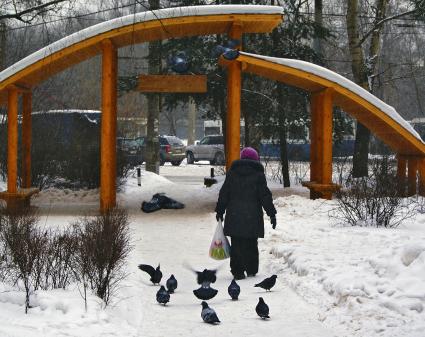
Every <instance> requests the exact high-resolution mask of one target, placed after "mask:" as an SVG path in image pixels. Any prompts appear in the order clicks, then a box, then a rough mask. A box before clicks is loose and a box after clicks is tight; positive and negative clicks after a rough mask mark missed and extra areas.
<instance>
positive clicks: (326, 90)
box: [221, 52, 425, 198]
mask: <svg viewBox="0 0 425 337" xmlns="http://www.w3.org/2000/svg"><path fill="white" fill-rule="evenodd" d="M221 62H222V64H224V65H229V64H230V63H231V62H225V61H223V60H221ZM233 63H238V64H239V65H240V68H241V69H242V71H245V72H249V73H253V74H256V75H259V76H263V77H266V78H269V79H272V80H276V81H279V82H282V83H285V84H288V85H291V86H295V87H298V88H301V89H304V90H307V91H309V92H310V93H311V95H312V96H311V114H312V116H311V124H312V127H311V151H310V153H311V171H310V172H311V177H310V182H307V183H306V184H305V185H306V186H307V187H309V188H310V190H311V191H312V194H311V196H312V197H313V198H314V197H326V198H330V197H331V192H332V190H333V189H334V188H335V186H334V185H333V184H332V109H333V106H339V107H341V108H342V109H343V110H344V111H346V112H347V113H349V114H350V115H351V116H353V117H354V118H356V119H357V120H358V121H359V122H361V123H362V124H363V125H365V126H366V127H367V128H369V129H370V130H371V131H372V132H373V133H374V134H375V135H376V136H377V137H378V138H380V139H381V140H382V141H384V142H385V143H386V144H388V145H389V146H390V147H391V148H392V149H393V150H394V151H395V152H396V153H397V154H398V161H399V162H398V173H399V176H400V178H402V179H405V176H406V164H407V163H408V168H409V169H408V176H409V194H414V193H415V192H416V176H417V171H418V170H419V173H420V175H419V176H420V180H419V181H420V185H419V191H420V193H421V194H424V190H425V163H424V159H425V143H424V142H423V141H422V139H421V138H420V136H419V134H418V133H417V132H416V131H415V130H414V129H413V128H412V126H410V124H409V123H408V122H407V121H405V120H404V119H403V118H402V117H401V116H400V115H399V114H398V113H397V112H396V111H395V110H394V109H393V108H392V107H390V106H388V105H387V104H385V103H384V102H382V101H381V100H379V99H378V98H377V97H375V96H373V95H372V94H370V93H369V92H367V91H366V90H364V89H363V88H361V87H359V86H358V85H356V84H355V83H353V82H351V81H350V80H348V79H346V78H344V77H342V76H341V75H339V74H337V73H334V72H332V71H330V70H328V69H325V68H322V67H319V66H317V65H314V64H311V63H308V62H304V61H298V60H291V59H282V58H274V57H267V56H262V55H255V54H248V53H243V52H242V53H241V55H240V56H239V57H238V58H237V59H236V60H235V61H233Z"/></svg>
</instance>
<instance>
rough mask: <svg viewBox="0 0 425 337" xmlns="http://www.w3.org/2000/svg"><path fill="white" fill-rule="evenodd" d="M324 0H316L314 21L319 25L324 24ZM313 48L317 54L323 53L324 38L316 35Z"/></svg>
mask: <svg viewBox="0 0 425 337" xmlns="http://www.w3.org/2000/svg"><path fill="white" fill-rule="evenodd" d="M322 11H323V1H322V0H314V22H315V23H316V25H317V26H318V27H321V26H322V25H323V15H322V14H323V13H322ZM313 49H314V51H315V52H316V54H317V55H322V40H321V38H319V37H318V36H316V37H315V38H314V40H313Z"/></svg>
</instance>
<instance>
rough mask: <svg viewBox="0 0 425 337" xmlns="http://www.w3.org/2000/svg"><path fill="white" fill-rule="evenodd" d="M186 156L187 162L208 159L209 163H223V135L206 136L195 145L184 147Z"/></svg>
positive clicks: (191, 162)
mask: <svg viewBox="0 0 425 337" xmlns="http://www.w3.org/2000/svg"><path fill="white" fill-rule="evenodd" d="M186 158H187V163H188V164H193V163H194V162H195V161H199V160H209V162H210V163H211V165H224V163H225V157H224V136H223V135H212V136H206V137H204V138H202V139H201V141H200V142H199V143H197V144H195V145H189V146H188V147H186Z"/></svg>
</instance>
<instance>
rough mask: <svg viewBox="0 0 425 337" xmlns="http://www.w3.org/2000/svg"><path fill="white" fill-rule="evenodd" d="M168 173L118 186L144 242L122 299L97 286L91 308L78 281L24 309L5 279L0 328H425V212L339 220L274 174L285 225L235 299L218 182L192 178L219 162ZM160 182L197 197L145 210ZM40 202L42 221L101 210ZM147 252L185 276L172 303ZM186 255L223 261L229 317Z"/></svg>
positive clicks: (85, 204) (135, 332) (247, 332)
mask: <svg viewBox="0 0 425 337" xmlns="http://www.w3.org/2000/svg"><path fill="white" fill-rule="evenodd" d="M161 172H162V175H163V176H157V175H154V174H152V173H147V172H142V173H143V176H142V186H141V187H140V186H137V179H136V177H135V175H132V176H130V178H129V179H128V181H127V183H126V184H125V185H124V186H123V188H122V190H121V191H120V192H119V193H118V201H119V203H120V205H121V206H122V207H125V208H127V209H128V210H129V213H130V216H131V231H132V240H133V247H134V248H133V251H132V254H131V256H130V258H129V261H128V273H129V276H128V278H127V279H126V280H125V281H124V282H123V283H122V285H121V287H120V289H119V291H118V293H117V296H116V298H115V300H114V301H113V303H112V304H111V305H110V306H109V307H107V308H106V309H103V308H102V306H101V303H100V301H99V300H98V299H97V298H96V297H95V296H91V297H90V298H89V306H88V312H87V313H86V312H85V311H84V303H83V300H82V299H81V296H80V294H79V291H78V287H77V286H76V285H75V286H72V287H70V288H69V289H68V290H66V291H64V290H56V291H39V292H37V293H36V294H34V295H33V296H32V299H31V304H32V306H33V308H32V309H30V310H29V314H28V315H25V314H24V307H23V304H24V294H23V292H19V291H17V290H16V289H11V288H10V287H8V286H6V285H0V303H1V304H0V320H1V322H2V324H1V325H0V336H2V337H12V336H13V337H17V336H19V337H20V336H28V335H31V336H32V337H38V336H40V337H41V336H43V337H53V336H82V337H85V336H144V337H150V336H199V335H201V334H202V335H203V336H224V335H230V334H233V335H234V336H259V335H262V334H263V335H264V334H268V335H269V336H320V337H322V336H323V337H325V336H326V337H329V336H338V337H340V336H388V337H389V336H398V337H399V336H412V337H419V336H424V334H425V333H424V331H425V323H424V322H425V320H424V315H425V314H424V311H423V307H424V305H425V253H424V251H425V227H424V226H425V215H418V216H417V217H416V219H410V220H409V221H408V222H406V223H405V224H404V225H403V226H402V227H400V228H398V229H375V228H370V229H369V228H351V227H350V228H347V227H335V226H332V225H331V223H330V221H329V219H328V211H329V210H330V209H331V208H332V207H333V206H334V202H332V201H323V200H316V201H311V200H309V199H308V198H307V196H308V191H307V190H304V189H303V188H301V187H296V188H293V189H289V190H286V191H284V192H282V189H281V188H280V187H279V186H278V185H277V184H276V183H270V186H271V187H272V190H273V193H274V196H275V205H276V207H277V210H278V215H277V222H278V227H277V230H275V231H274V230H272V229H271V228H270V225H269V222H268V219H266V237H265V238H264V239H263V240H260V245H259V247H260V272H259V274H258V275H257V277H255V278H248V279H245V280H241V281H238V283H239V284H240V286H241V288H242V291H241V296H240V300H239V301H236V302H233V301H231V300H230V298H229V296H228V295H227V286H228V284H229V283H230V280H231V275H230V273H229V266H228V260H227V261H224V262H217V261H214V260H211V259H210V258H209V257H208V248H209V244H210V240H211V237H212V235H213V231H214V227H215V225H216V223H215V217H214V213H213V209H214V206H215V202H216V199H217V194H218V190H219V185H217V186H213V187H212V188H205V187H203V186H202V185H200V184H199V185H198V184H195V183H193V182H194V179H195V178H199V179H200V181H202V177H203V176H208V175H209V172H210V166H209V165H188V166H184V165H183V166H181V167H177V168H176V167H172V166H168V165H166V166H164V167H162V168H161ZM166 177H169V178H170V179H172V180H173V181H176V182H172V181H170V180H169V179H167V178H166ZM179 177H180V178H179ZM185 177H189V178H188V179H189V180H188V181H189V183H185ZM219 180H221V179H219ZM156 192H165V193H167V195H169V196H171V197H173V198H175V199H177V200H179V201H181V202H183V203H185V204H186V208H185V209H183V210H161V211H158V212H155V213H151V214H145V213H143V212H141V211H140V204H141V202H142V201H143V200H149V199H150V198H151V196H152V194H154V193H156ZM33 204H34V205H36V206H37V207H39V209H40V213H41V214H42V221H41V222H42V223H43V224H46V225H48V226H66V225H67V224H68V223H70V222H71V221H73V220H75V218H76V216H78V215H80V214H85V213H90V212H95V211H96V210H97V207H98V195H97V191H70V190H62V191H58V190H55V189H50V190H46V191H43V192H42V193H40V195H39V196H38V197H37V198H35V199H34V202H33ZM139 263H148V264H152V265H155V266H156V265H157V264H158V263H161V269H162V270H163V273H164V277H163V282H165V280H166V279H167V278H168V277H169V276H170V274H171V273H173V274H174V275H175V276H176V278H177V280H178V282H179V286H178V289H177V291H176V293H175V294H174V295H172V296H171V301H170V303H169V304H168V305H167V306H166V307H163V306H161V305H158V304H157V303H156V300H155V293H156V291H157V289H158V287H157V286H153V285H151V284H150V282H149V277H148V276H147V275H146V274H145V273H143V272H141V271H140V270H138V269H137V265H138V264H139ZM187 264H189V265H191V266H193V267H194V268H198V269H203V268H206V267H212V268H214V267H219V268H220V270H219V272H218V280H217V282H216V283H215V284H214V285H213V287H214V288H216V289H218V290H219V293H218V295H217V296H216V297H215V298H214V299H212V300H211V301H209V304H210V306H211V307H213V308H214V309H215V310H216V311H217V314H218V316H219V318H220V319H221V321H222V323H221V324H220V325H219V326H208V325H206V324H204V323H203V322H202V320H201V317H200V312H201V305H200V301H199V300H198V299H196V298H195V297H194V295H193V294H192V290H193V289H195V288H197V287H198V286H197V284H196V282H195V275H194V274H193V273H192V272H191V271H189V270H188V269H187V268H185V266H184V265H187ZM273 273H275V274H277V275H278V281H277V285H276V286H275V288H273V291H272V292H270V293H266V292H264V291H260V290H258V288H254V287H253V284H254V283H256V282H259V281H260V280H262V278H264V277H266V276H269V275H271V274H273ZM259 296H263V297H264V299H265V301H266V303H268V304H269V307H270V316H271V319H270V320H268V321H262V320H260V319H259V318H258V316H257V315H256V313H255V305H256V303H257V301H258V297H259Z"/></svg>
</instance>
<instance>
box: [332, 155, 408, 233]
mask: <svg viewBox="0 0 425 337" xmlns="http://www.w3.org/2000/svg"><path fill="white" fill-rule="evenodd" d="M400 191H401V189H400V182H399V180H398V178H397V175H396V173H395V170H394V168H393V167H392V166H391V165H390V163H389V161H388V159H386V158H384V159H380V160H376V161H375V162H374V163H372V165H371V174H370V175H369V176H368V177H361V178H352V177H350V178H348V180H347V182H346V186H345V188H344V189H342V190H341V191H339V192H337V193H336V196H337V199H336V201H337V206H336V208H335V209H333V210H332V211H331V212H330V217H331V218H333V219H334V220H335V221H336V223H337V224H342V225H349V226H366V227H389V228H393V227H397V226H398V225H400V223H401V222H403V221H404V220H406V219H407V218H410V217H412V216H414V215H415V214H416V211H415V206H416V202H415V200H414V199H409V198H402V197H400Z"/></svg>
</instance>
